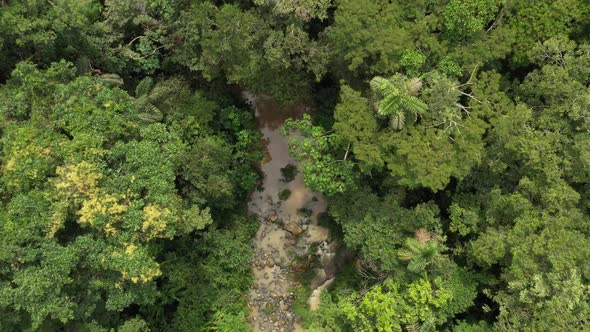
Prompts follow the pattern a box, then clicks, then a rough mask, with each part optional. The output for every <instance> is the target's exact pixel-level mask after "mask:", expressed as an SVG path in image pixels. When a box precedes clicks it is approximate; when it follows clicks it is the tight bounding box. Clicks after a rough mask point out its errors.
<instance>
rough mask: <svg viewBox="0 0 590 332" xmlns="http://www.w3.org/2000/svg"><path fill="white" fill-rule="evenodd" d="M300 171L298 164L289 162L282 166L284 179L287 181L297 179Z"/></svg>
mask: <svg viewBox="0 0 590 332" xmlns="http://www.w3.org/2000/svg"><path fill="white" fill-rule="evenodd" d="M298 172H299V171H298V170H297V166H295V165H292V164H289V165H287V166H285V167H283V168H281V175H283V179H282V180H283V181H285V182H291V181H293V179H295V177H296V176H297V173H298Z"/></svg>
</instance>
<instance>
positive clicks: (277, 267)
mask: <svg viewBox="0 0 590 332" xmlns="http://www.w3.org/2000/svg"><path fill="white" fill-rule="evenodd" d="M244 96H245V98H246V100H248V101H249V102H250V104H251V105H252V107H254V108H255V110H256V119H257V124H258V127H259V129H260V130H261V132H262V134H263V140H264V143H265V158H264V160H263V161H262V163H261V167H260V168H261V171H262V172H263V174H264V180H263V183H262V190H261V191H258V192H254V193H253V194H252V196H251V200H250V202H249V204H248V209H249V211H250V213H252V214H255V215H257V217H258V220H259V223H260V227H259V229H258V232H257V234H256V239H255V257H254V260H253V261H252V273H253V276H254V282H253V286H252V289H251V291H250V294H249V303H248V306H249V308H250V316H249V319H250V322H251V323H252V326H253V327H254V330H255V331H263V332H271V331H277V332H278V331H285V332H287V331H297V330H299V329H300V328H299V325H298V322H297V318H296V316H295V315H294V313H293V302H294V300H295V298H294V294H293V292H292V291H293V286H294V281H293V276H294V274H296V273H298V272H301V271H299V270H301V269H306V268H307V266H301V263H300V260H298V258H300V257H309V252H310V248H316V247H317V251H316V252H315V253H313V252H312V256H313V255H314V254H315V255H316V258H317V261H318V262H320V266H319V267H318V268H317V271H316V277H315V278H314V280H313V282H312V285H311V286H312V287H313V288H312V289H316V288H319V287H322V286H323V287H327V285H329V282H328V283H327V281H328V280H330V279H332V278H333V277H334V271H333V270H334V269H332V268H331V266H332V265H333V262H332V261H333V257H334V255H335V252H336V248H337V246H335V245H334V244H331V243H328V239H329V232H328V230H327V229H326V228H324V227H321V226H319V225H318V215H319V214H320V213H322V212H324V211H325V210H326V201H325V199H324V197H323V196H322V195H321V194H319V193H313V192H311V191H309V190H308V189H307V188H305V185H304V182H303V177H302V175H301V174H297V175H296V176H295V177H294V178H293V179H292V180H291V181H287V179H284V177H283V174H282V173H281V168H284V167H285V166H287V165H294V166H297V162H296V161H295V160H294V159H292V158H291V157H290V156H289V147H288V139H287V137H283V136H281V135H280V133H279V131H280V126H281V125H282V124H283V122H284V121H285V120H286V119H287V118H289V117H298V116H301V115H302V114H303V113H304V112H305V111H306V109H305V108H304V107H303V106H301V107H295V108H292V109H291V110H288V111H280V110H278V109H277V107H276V105H275V104H274V103H273V101H272V99H269V98H260V97H259V98H256V97H254V96H253V95H250V94H248V93H245V94H244ZM292 135H297V133H295V132H294V133H292ZM285 189H288V190H289V192H290V195H289V196H288V198H286V199H285V197H283V199H284V200H281V199H280V198H279V193H281V192H282V191H283V190H285ZM320 292H321V289H320V290H318V289H316V290H315V291H314V294H315V295H314V294H312V295H313V296H315V298H313V296H312V298H311V299H310V300H309V303H310V305H311V308H312V309H316V308H317V307H318V306H319V293H320Z"/></svg>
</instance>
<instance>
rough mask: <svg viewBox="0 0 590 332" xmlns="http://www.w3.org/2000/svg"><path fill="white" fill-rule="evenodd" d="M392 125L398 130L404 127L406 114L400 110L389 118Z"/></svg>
mask: <svg viewBox="0 0 590 332" xmlns="http://www.w3.org/2000/svg"><path fill="white" fill-rule="evenodd" d="M389 123H390V124H391V127H392V128H393V129H396V130H401V129H404V127H405V125H406V115H405V114H404V113H403V112H398V113H397V114H395V115H393V116H392V117H391V119H390V120H389Z"/></svg>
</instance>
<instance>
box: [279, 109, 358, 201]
mask: <svg viewBox="0 0 590 332" xmlns="http://www.w3.org/2000/svg"><path fill="white" fill-rule="evenodd" d="M295 129H296V130H299V133H300V134H301V136H298V135H293V136H291V137H289V150H290V152H291V155H292V156H293V157H295V158H296V159H297V160H298V161H299V162H300V163H301V172H302V173H303V178H304V180H305V185H306V186H307V187H309V188H310V189H311V190H313V191H319V192H323V193H325V194H328V195H331V194H335V193H339V192H343V191H346V190H347V189H349V188H352V187H353V186H354V177H353V173H352V167H353V165H352V164H351V163H350V162H349V161H347V160H346V159H341V160H340V159H335V158H334V157H333V156H331V155H330V154H328V153H327V152H328V151H330V150H332V149H334V148H335V146H334V144H333V139H332V135H331V134H329V133H326V132H325V131H324V129H323V128H322V127H319V126H313V125H312V124H311V117H310V116H309V115H307V114H305V115H304V116H303V119H302V120H293V119H289V120H287V122H286V123H285V124H284V126H283V127H282V128H281V133H282V134H283V135H288V134H289V132H290V131H291V130H295Z"/></svg>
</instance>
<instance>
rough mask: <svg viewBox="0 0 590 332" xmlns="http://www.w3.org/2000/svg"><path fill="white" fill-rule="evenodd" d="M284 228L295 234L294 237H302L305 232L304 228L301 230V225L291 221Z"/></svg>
mask: <svg viewBox="0 0 590 332" xmlns="http://www.w3.org/2000/svg"><path fill="white" fill-rule="evenodd" d="M283 228H284V229H285V230H286V231H287V232H289V233H291V234H293V235H301V234H302V233H303V232H304V231H305V230H304V229H303V228H301V226H299V224H297V223H296V222H294V221H289V222H288V223H286V224H285V225H284V226H283Z"/></svg>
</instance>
